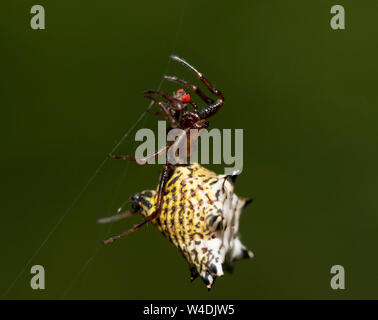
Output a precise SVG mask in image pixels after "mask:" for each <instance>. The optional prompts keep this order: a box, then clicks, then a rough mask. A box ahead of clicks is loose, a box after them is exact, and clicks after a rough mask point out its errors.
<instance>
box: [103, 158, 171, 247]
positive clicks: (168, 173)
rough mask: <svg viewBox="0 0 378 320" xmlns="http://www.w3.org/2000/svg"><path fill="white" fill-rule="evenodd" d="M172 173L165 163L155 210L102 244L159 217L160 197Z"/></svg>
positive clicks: (123, 235)
mask: <svg viewBox="0 0 378 320" xmlns="http://www.w3.org/2000/svg"><path fill="white" fill-rule="evenodd" d="M172 173H173V168H172V167H171V166H169V165H167V164H166V165H165V166H164V169H163V172H162V174H161V177H160V182H159V187H158V194H157V199H156V205H155V206H156V210H155V211H154V212H153V213H152V214H151V215H150V216H148V217H147V218H146V219H144V220H143V221H142V222H140V223H138V224H136V225H134V226H133V227H132V228H130V229H129V230H127V231H125V232H123V233H121V234H120V235H118V236H114V237H111V238H109V239H107V240H104V244H107V243H111V242H114V241H116V240H119V239H121V238H123V237H126V236H127V235H129V234H130V233H132V232H135V231H137V230H138V229H139V228H140V227H142V226H144V225H145V224H146V223H148V222H150V221H152V220H154V219H156V218H158V217H159V215H160V212H161V207H162V199H163V192H164V189H165V185H166V184H167V182H168V180H169V178H170V177H171V175H172Z"/></svg>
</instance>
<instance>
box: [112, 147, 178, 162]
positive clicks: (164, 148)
mask: <svg viewBox="0 0 378 320" xmlns="http://www.w3.org/2000/svg"><path fill="white" fill-rule="evenodd" d="M171 145H172V143H168V144H167V145H166V146H165V147H163V148H161V149H160V150H158V151H156V152H155V153H153V154H150V155H148V156H146V157H144V158H140V159H136V158H135V157H130V156H118V155H114V154H109V158H110V159H120V160H124V161H133V162H138V163H139V164H145V163H146V162H147V161H148V160H151V159H153V158H156V157H158V156H160V155H161V154H162V153H163V152H165V151H167V149H169V147H170V146H171Z"/></svg>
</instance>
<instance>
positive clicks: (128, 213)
mask: <svg viewBox="0 0 378 320" xmlns="http://www.w3.org/2000/svg"><path fill="white" fill-rule="evenodd" d="M135 213H136V211H132V210H129V211H126V212H123V213H119V214H115V215H114V216H110V217H105V218H100V219H98V220H97V222H98V223H109V222H115V221H118V220H121V219H124V218H127V217H129V216H132V215H133V214H135Z"/></svg>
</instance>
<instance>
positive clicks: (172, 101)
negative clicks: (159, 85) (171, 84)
mask: <svg viewBox="0 0 378 320" xmlns="http://www.w3.org/2000/svg"><path fill="white" fill-rule="evenodd" d="M144 94H145V97H146V95H148V94H157V95H159V96H161V97H163V98H164V99H165V100H167V101H168V102H169V103H170V104H171V105H172V106H173V107H174V108H175V110H182V109H183V108H184V106H185V105H184V104H183V103H182V102H181V101H179V100H176V99H174V98H172V97H171V96H169V95H167V94H166V93H164V92H162V91H151V90H149V91H145V92H144ZM185 104H190V105H191V106H193V108H194V109H195V110H198V106H197V104H196V103H195V102H194V101H192V100H190V101H188V102H185Z"/></svg>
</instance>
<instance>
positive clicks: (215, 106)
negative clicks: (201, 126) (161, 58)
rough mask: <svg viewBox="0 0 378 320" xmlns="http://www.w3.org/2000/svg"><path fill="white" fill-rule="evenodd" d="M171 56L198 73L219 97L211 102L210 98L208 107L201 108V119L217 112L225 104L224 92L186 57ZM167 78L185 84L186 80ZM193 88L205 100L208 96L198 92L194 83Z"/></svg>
mask: <svg viewBox="0 0 378 320" xmlns="http://www.w3.org/2000/svg"><path fill="white" fill-rule="evenodd" d="M171 58H172V59H173V60H175V61H177V62H179V63H181V64H182V65H184V66H185V67H187V68H188V69H189V70H190V71H192V72H194V73H195V74H196V76H197V77H198V79H199V80H200V81H201V82H202V83H203V84H204V85H205V86H206V88H207V89H208V90H209V91H210V92H211V93H212V94H214V95H215V96H217V97H218V99H217V100H216V101H215V102H214V101H213V102H211V100H208V101H209V102H211V103H210V104H209V105H208V106H207V107H205V108H203V109H202V110H200V111H199V112H198V115H199V116H200V117H201V119H207V118H209V117H211V116H212V115H213V114H215V113H216V112H217V111H218V110H219V109H220V108H221V107H222V106H223V104H224V96H223V94H222V92H220V91H219V90H218V89H217V88H215V87H214V86H213V85H212V84H211V83H210V81H209V80H207V79H206V77H205V76H204V75H203V74H202V73H201V72H199V71H198V70H197V69H196V68H194V67H193V66H192V65H191V64H189V63H188V62H186V61H185V60H184V59H181V58H179V57H177V56H171ZM166 79H167V80H170V81H176V82H181V83H183V84H185V83H184V81H183V80H180V79H177V78H173V77H171V78H169V77H168V78H166ZM185 85H187V86H189V87H190V84H189V83H186V84H185ZM191 89H192V90H194V91H195V92H196V93H197V94H198V95H199V96H200V97H201V99H202V100H205V99H206V96H204V95H203V93H200V92H198V89H197V90H195V89H194V88H193V85H192V87H191Z"/></svg>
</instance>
